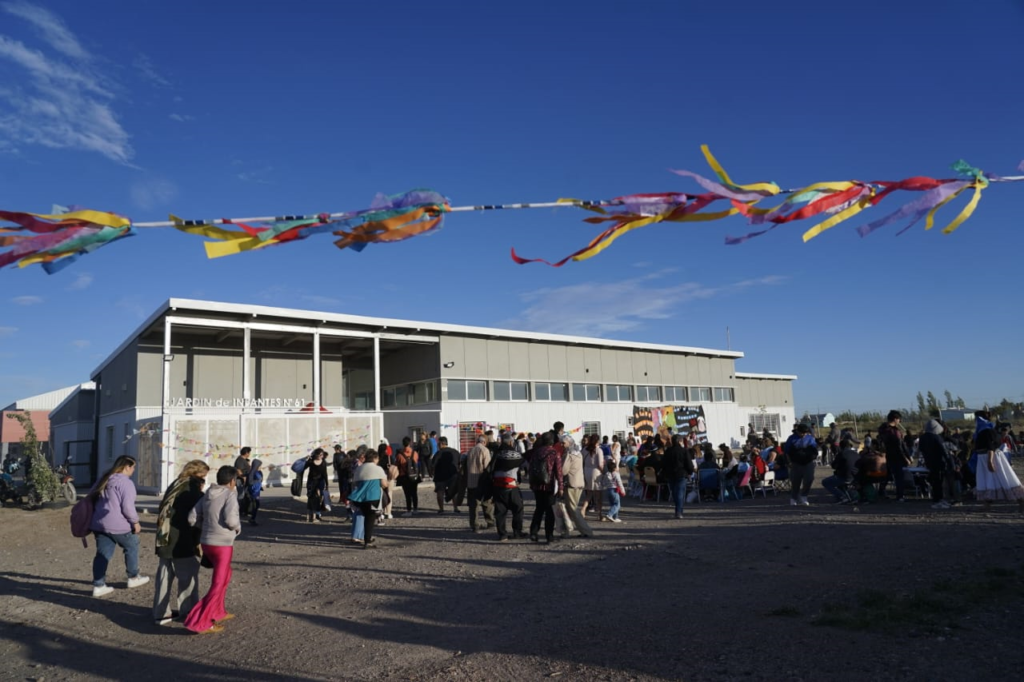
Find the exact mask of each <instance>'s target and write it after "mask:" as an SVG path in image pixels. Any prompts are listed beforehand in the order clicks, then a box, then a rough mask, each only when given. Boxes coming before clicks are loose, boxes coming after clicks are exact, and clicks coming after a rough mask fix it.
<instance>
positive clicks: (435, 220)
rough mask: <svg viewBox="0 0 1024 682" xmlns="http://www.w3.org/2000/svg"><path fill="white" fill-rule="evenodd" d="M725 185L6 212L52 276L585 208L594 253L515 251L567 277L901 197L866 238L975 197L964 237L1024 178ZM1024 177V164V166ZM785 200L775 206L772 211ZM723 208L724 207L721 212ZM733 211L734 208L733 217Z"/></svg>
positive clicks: (342, 244) (15, 244)
mask: <svg viewBox="0 0 1024 682" xmlns="http://www.w3.org/2000/svg"><path fill="white" fill-rule="evenodd" d="M701 151H702V153H703V155H704V159H705V161H706V162H707V164H708V166H709V167H710V168H711V170H712V172H713V173H714V179H711V178H708V177H704V176H702V175H699V174H698V173H695V172H692V171H688V170H673V171H672V173H674V174H675V175H677V176H680V177H684V178H687V179H689V180H692V181H693V182H694V183H696V184H697V185H698V186H699V187H700V189H701V192H700V193H695V194H691V193H687V192H662V193H650V194H629V195H624V196H619V197H616V198H614V199H607V200H597V201H594V200H582V199H559V200H557V201H549V202H541V203H516V204H492V205H472V206H455V207H453V206H451V205H450V202H449V200H448V199H447V198H446V197H444V196H443V195H441V194H439V193H438V192H435V191H434V190H430V189H414V190H411V191H409V192H405V193H401V194H393V195H383V194H379V195H377V197H376V198H374V200H373V201H372V202H371V203H370V206H369V207H367V208H365V209H361V210H357V211H346V212H334V213H330V212H326V213H313V214H301V215H283V216H262V217H254V218H219V219H214V220H185V219H182V218H179V217H178V216H176V215H171V216H169V220H167V221H155V222H133V221H132V220H131V219H129V218H128V217H126V216H123V215H119V214H116V213H112V212H107V211H99V210H91V209H87V208H82V207H77V206H72V207H61V206H55V207H54V208H53V211H52V212H51V213H45V214H44V213H26V212H18V211H2V210H0V268H3V267H7V266H15V265H16V266H17V267H19V268H24V267H27V266H29V265H37V264H38V265H40V266H41V267H42V268H43V269H44V270H45V271H46V272H47V273H49V274H53V273H55V272H59V271H60V270H62V269H63V268H65V267H67V266H68V265H70V264H71V263H73V262H75V261H76V260H77V259H78V258H80V257H81V256H83V255H86V254H88V253H92V252H93V251H95V250H97V249H99V248H101V247H104V246H106V245H108V244H111V243H113V242H117V241H120V240H122V239H124V238H125V237H131V236H134V235H137V234H139V230H140V229H146V228H173V229H175V230H178V231H180V232H183V233H185V234H190V235H195V236H199V237H202V238H204V239H205V240H206V241H205V244H204V246H205V249H206V255H207V257H208V258H222V257H224V256H231V255H237V254H240V253H244V252H247V251H254V250H257V249H263V248H267V247H271V246H281V245H284V244H288V243H290V242H296V241H302V240H305V239H307V238H309V237H312V236H315V235H320V234H332V235H333V236H335V237H337V239H336V240H335V241H334V245H335V246H336V247H337V248H339V249H350V250H352V251H355V252H361V251H363V250H364V249H365V248H366V247H367V246H368V245H370V244H390V243H395V242H400V241H405V240H407V239H412V238H413V237H419V236H425V235H429V234H433V233H435V232H437V231H438V230H439V229H440V228H441V227H442V225H443V221H444V217H445V215H446V214H449V213H462V212H468V211H493V210H503V209H505V210H508V209H535V208H566V207H572V208H580V209H583V210H586V211H588V212H591V213H595V214H597V215H593V216H590V217H587V218H584V219H583V220H584V222H585V223H587V224H590V225H599V226H602V227H603V230H602V231H601V232H599V233H598V234H597V235H596V236H594V237H593V238H592V239H591V240H590V241H589V242H588V243H587V244H586V245H585V246H583V247H582V248H580V249H578V250H576V251H574V252H573V253H571V254H569V255H568V256H565V257H564V258H562V259H560V260H557V261H555V262H550V261H547V260H545V259H543V258H523V257H521V256H520V255H519V254H518V253H516V250H515V249H514V248H513V249H511V257H512V260H513V261H514V262H516V263H519V264H521V265H522V264H526V263H544V264H547V265H550V266H552V267H562V266H563V265H565V264H566V263H569V262H573V261H584V260H587V259H589V258H593V257H594V256H596V255H598V254H600V253H601V252H603V251H604V250H605V249H607V248H608V247H609V246H611V245H612V244H613V243H614V242H615V240H617V239H618V238H619V237H621V236H623V235H624V234H626V233H628V232H631V231H633V230H636V229H639V228H643V227H648V226H650V225H655V224H658V223H691V222H708V221H715V220H723V219H726V218H729V217H732V216H736V215H739V216H741V217H743V218H745V219H746V220H747V221H748V222H749V223H750V224H751V225H752V226H757V227H759V228H760V229H757V230H754V231H751V232H748V233H747V234H745V235H741V236H736V237H734V236H726V237H725V243H726V244H728V245H738V244H743V243H746V242H748V241H750V240H751V239H754V238H756V237H760V236H762V235H764V234H767V233H768V232H771V231H772V230H774V229H776V228H778V227H780V226H783V225H787V224H789V223H795V222H798V221H805V220H812V219H813V220H816V221H817V222H816V223H815V224H813V225H812V226H811V227H810V228H808V229H806V230H805V231H804V232H803V236H802V238H803V241H804V242H807V241H810V240H811V239H814V238H815V237H817V236H819V235H821V234H822V233H823V232H826V231H828V230H830V229H832V228H834V227H836V226H838V225H840V224H842V223H844V222H846V221H848V220H850V219H852V218H854V217H856V216H858V215H859V214H861V213H862V212H865V211H868V210H870V209H872V208H874V207H876V206H877V205H878V204H879V203H881V202H882V201H883V200H886V199H888V198H889V197H891V196H894V195H896V194H897V193H901V192H905V193H917V194H918V196H917V198H915V199H913V200H911V201H909V202H907V203H905V204H903V205H902V206H900V207H899V208H898V209H896V210H895V211H892V212H890V213H887V214H886V215H885V216H883V217H881V218H878V219H876V220H873V221H871V222H868V223H865V224H863V225H860V226H858V227H857V228H856V229H857V233H858V234H859V235H860V236H861V237H866V236H868V235H870V234H872V233H874V232H876V231H877V230H879V229H881V228H883V227H886V226H888V225H890V224H893V223H905V224H904V226H903V228H902V229H900V230H899V231H898V232H896V234H897V235H900V234H903V233H905V232H906V231H907V230H909V229H910V228H911V227H913V226H914V225H916V224H918V223H919V222H920V221H921V219H922V218H923V219H924V221H925V225H924V228H925V230H926V231H927V230H931V229H932V228H933V227H934V226H935V225H936V219H937V214H938V212H939V210H940V209H942V208H943V207H945V206H946V205H947V204H950V203H951V202H953V201H954V200H956V199H958V198H960V197H968V198H967V201H966V203H965V204H964V205H963V206H962V208H961V209H960V211H959V212H958V213H957V214H956V215H955V216H954V217H953V218H952V220H950V221H949V222H948V223H947V224H946V225H945V226H943V227H942V228H941V230H940V231H941V232H942V233H943V234H951V233H952V232H954V231H956V230H957V229H958V228H959V227H960V226H961V225H963V224H964V222H966V221H967V220H968V219H970V218H971V216H972V215H973V214H974V212H975V210H976V209H977V207H978V204H979V202H980V201H981V196H982V193H983V192H984V190H986V189H988V188H989V187H990V186H991V185H992V184H994V183H1007V182H1021V181H1024V176H1004V177H1001V176H998V175H995V174H992V173H986V172H984V171H982V170H981V169H979V168H975V167H974V166H971V165H970V164H968V163H967V162H966V161H962V160H961V161H957V162H956V163H954V164H953V165H952V168H953V170H954V171H955V172H956V177H953V178H946V179H938V178H932V177H923V176H915V177H910V178H906V179H904V180H895V181H893V180H873V181H869V182H862V181H859V180H841V181H827V182H814V183H811V184H809V185H806V186H804V187H800V188H795V189H782V188H780V187H779V186H778V185H777V184H775V183H774V182H763V181H762V182H753V183H748V184H739V183H736V182H734V181H733V180H732V178H731V177H730V175H729V173H728V172H726V170H725V168H723V166H722V164H721V163H719V161H718V159H716V158H715V157H714V156H713V155H712V153H711V150H710V149H709V148H708V147H707V145H704V146H702V147H701ZM1018 168H1019V170H1021V171H1024V163H1022V164H1021V165H1020V166H1019V167H1018ZM780 195H785V198H784V199H783V200H782V201H781V202H779V203H778V204H776V205H775V206H769V207H765V206H763V205H762V204H763V203H764V202H766V201H768V200H772V199H774V198H776V197H780ZM718 202H721V203H718ZM723 207H724V208H723Z"/></svg>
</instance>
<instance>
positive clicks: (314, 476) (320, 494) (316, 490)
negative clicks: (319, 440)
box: [306, 448, 330, 523]
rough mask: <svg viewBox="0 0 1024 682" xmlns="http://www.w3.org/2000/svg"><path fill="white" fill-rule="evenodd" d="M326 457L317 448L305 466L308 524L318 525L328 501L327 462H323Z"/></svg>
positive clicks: (328, 475)
mask: <svg viewBox="0 0 1024 682" xmlns="http://www.w3.org/2000/svg"><path fill="white" fill-rule="evenodd" d="M326 457H327V453H326V452H324V449H323V448H317V449H316V450H314V451H313V453H312V454H311V455H310V456H309V464H307V465H306V509H307V510H308V511H309V514H308V520H309V522H310V523H320V515H321V513H322V512H323V509H324V506H325V504H326V502H327V501H328V500H329V499H330V498H328V497H327V496H328V494H329V493H328V491H327V482H328V481H329V480H330V474H328V473H327V462H326V461H324V460H325V459H326Z"/></svg>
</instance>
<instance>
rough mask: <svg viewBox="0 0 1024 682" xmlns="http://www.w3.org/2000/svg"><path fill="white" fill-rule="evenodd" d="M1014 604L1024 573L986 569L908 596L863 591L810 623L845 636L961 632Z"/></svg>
mask: <svg viewBox="0 0 1024 682" xmlns="http://www.w3.org/2000/svg"><path fill="white" fill-rule="evenodd" d="M1014 599H1024V570H1022V571H1016V570H1013V569H1007V568H988V569H985V570H983V571H978V572H977V573H972V574H971V575H969V576H966V577H965V578H962V579H961V580H957V581H955V580H950V579H943V580H937V581H936V582H935V583H933V584H932V585H931V587H928V588H923V589H920V590H917V591H915V592H911V593H896V594H894V593H888V592H884V591H882V590H863V591H861V592H858V593H857V594H856V595H855V596H854V599H853V601H852V602H851V603H840V604H830V605H828V606H826V607H825V608H824V609H823V610H822V612H821V613H820V614H819V615H818V616H817V617H816V618H815V619H814V620H813V621H812V622H813V623H814V624H815V625H824V626H828V627H838V628H843V629H846V630H861V631H877V632H889V633H892V632H905V631H906V630H907V629H908V628H913V629H917V630H920V631H923V632H928V633H933V632H940V631H943V630H945V629H947V628H948V629H954V628H958V627H960V626H959V619H960V617H961V616H963V615H964V614H965V613H967V612H969V611H971V610H973V609H977V608H978V607H980V606H983V605H985V604H987V603H991V602H993V601H1007V600H1014Z"/></svg>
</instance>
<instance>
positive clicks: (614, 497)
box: [604, 488, 622, 519]
mask: <svg viewBox="0 0 1024 682" xmlns="http://www.w3.org/2000/svg"><path fill="white" fill-rule="evenodd" d="M604 501H605V503H606V504H607V505H608V511H606V512H605V516H607V517H608V518H610V519H617V518H619V508H620V507H621V506H622V505H621V504H620V503H619V491H618V490H612V489H611V488H609V489H608V490H605V491H604Z"/></svg>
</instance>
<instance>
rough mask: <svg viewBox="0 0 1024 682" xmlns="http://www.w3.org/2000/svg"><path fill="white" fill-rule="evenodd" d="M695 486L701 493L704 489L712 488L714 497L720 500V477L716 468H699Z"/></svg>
mask: <svg viewBox="0 0 1024 682" xmlns="http://www.w3.org/2000/svg"><path fill="white" fill-rule="evenodd" d="M697 487H698V490H699V491H700V492H701V493H703V491H705V490H714V491H715V497H717V498H718V501H719V502H721V501H722V477H721V476H720V475H719V471H718V469H700V470H698V471H697Z"/></svg>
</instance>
